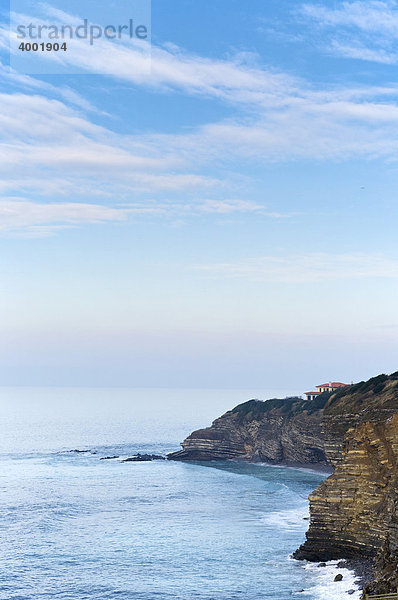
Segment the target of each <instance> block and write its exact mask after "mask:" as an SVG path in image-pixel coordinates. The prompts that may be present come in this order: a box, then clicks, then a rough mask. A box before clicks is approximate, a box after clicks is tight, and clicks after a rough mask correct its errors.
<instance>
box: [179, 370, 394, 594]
mask: <svg viewBox="0 0 398 600" xmlns="http://www.w3.org/2000/svg"><path fill="white" fill-rule="evenodd" d="M182 448H183V449H182V450H181V451H180V452H177V453H174V454H172V455H169V457H168V458H169V459H172V460H215V459H228V458H233V459H239V460H251V461H264V462H270V463H277V464H306V465H314V464H323V465H329V466H330V467H332V468H333V469H334V472H333V474H332V475H330V477H328V478H327V479H325V480H324V481H323V482H322V483H321V485H320V486H318V488H317V489H316V490H315V491H314V492H313V493H312V494H311V495H310V497H309V499H310V514H311V520H310V527H309V530H308V532H307V539H306V542H305V543H304V544H303V545H302V546H301V547H300V548H299V549H298V550H297V551H296V552H295V554H294V556H295V558H298V559H307V560H312V561H317V562H319V561H326V560H331V559H339V558H345V559H351V560H352V561H353V562H355V561H358V560H361V561H364V562H366V565H368V564H369V562H371V564H372V568H371V569H369V567H368V566H367V569H366V570H367V572H370V573H372V571H373V567H374V571H373V573H372V578H373V579H372V582H371V583H370V584H369V585H368V586H367V590H368V591H369V592H372V593H385V592H391V591H396V589H397V585H398V372H397V373H394V374H393V375H391V376H389V377H388V376H386V375H380V376H378V377H374V378H372V379H370V380H369V381H367V382H361V383H359V384H356V385H353V386H349V387H346V388H343V389H341V390H340V391H338V392H336V393H325V394H321V395H320V396H319V397H318V398H317V399H316V400H315V401H312V402H308V401H304V400H301V399H300V398H289V399H285V400H269V401H266V402H259V401H257V400H251V401H249V402H246V403H245V404H241V405H240V406H237V407H236V408H234V409H233V410H231V411H229V412H227V413H226V414H225V415H223V416H222V417H220V418H219V419H216V421H214V423H213V424H212V426H211V427H209V428H207V429H201V430H199V431H195V432H193V433H192V434H191V435H190V436H189V437H188V438H187V439H186V440H185V441H184V442H183V443H182ZM365 579H369V577H366V578H365Z"/></svg>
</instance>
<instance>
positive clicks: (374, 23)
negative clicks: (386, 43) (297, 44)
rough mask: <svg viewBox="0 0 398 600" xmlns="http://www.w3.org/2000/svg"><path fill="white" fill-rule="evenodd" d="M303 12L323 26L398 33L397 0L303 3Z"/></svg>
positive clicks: (391, 33)
mask: <svg viewBox="0 0 398 600" xmlns="http://www.w3.org/2000/svg"><path fill="white" fill-rule="evenodd" d="M300 11H301V12H302V14H304V15H306V16H308V17H311V18H313V19H314V20H316V21H317V22H318V23H319V24H320V25H323V26H330V27H336V26H344V27H355V28H357V29H360V30H362V31H366V32H372V33H381V32H382V33H386V34H390V35H396V34H397V33H398V4H397V2H395V0H387V1H379V0H357V1H354V2H340V3H339V4H336V5H335V6H334V7H333V8H331V7H330V5H328V6H326V5H322V4H310V3H308V4H303V5H302V7H301V9H300Z"/></svg>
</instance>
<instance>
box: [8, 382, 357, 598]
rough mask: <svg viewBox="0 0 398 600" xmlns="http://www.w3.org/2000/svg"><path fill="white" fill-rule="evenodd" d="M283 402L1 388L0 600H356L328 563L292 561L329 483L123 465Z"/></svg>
mask: <svg viewBox="0 0 398 600" xmlns="http://www.w3.org/2000/svg"><path fill="white" fill-rule="evenodd" d="M288 393H289V391H288V390H283V391H281V390H279V391H275V390H269V391H264V390H260V391H258V390H161V389H156V390H155V389H154V390H148V389H145V390H139V389H87V388H85V389H79V388H62V389H58V388H0V403H1V430H0V518H1V532H2V533H1V535H2V540H1V551H0V599H1V600H107V599H109V600H110V599H112V600H116V599H117V600H172V599H173V600H191V599H192V600H194V599H195V600H235V599H242V600H261V599H262V598H264V599H265V598H267V599H275V600H291V599H292V598H305V599H308V600H329V599H330V600H332V599H333V600H340V599H343V598H347V599H348V598H352V599H355V600H356V599H358V598H359V597H360V593H359V591H358V588H357V586H356V585H355V583H354V580H355V577H354V575H353V574H352V573H351V572H350V571H348V570H347V569H340V568H338V567H337V565H336V562H332V563H328V565H327V566H326V567H319V566H318V565H316V564H310V563H305V562H299V561H295V560H292V559H291V558H290V554H291V553H292V552H293V551H294V550H295V549H296V548H297V547H298V546H299V545H300V543H301V542H302V541H303V540H304V538H305V531H306V529H307V527H308V520H307V519H308V500H307V496H308V494H309V493H310V492H311V491H312V490H313V489H314V488H315V487H316V486H317V485H318V484H319V483H320V482H321V481H322V479H323V478H324V477H325V475H323V474H321V473H318V472H315V471H312V470H310V469H293V468H285V467H275V466H269V465H264V464H255V465H254V464H242V463H238V462H233V461H228V462H210V463H193V464H191V463H189V464H188V463H178V462H171V461H152V462H122V461H123V459H125V458H128V457H130V456H132V455H134V454H136V453H137V452H141V453H154V454H162V455H165V454H166V453H168V452H171V451H175V450H177V449H178V448H179V442H181V441H182V440H183V439H184V437H186V436H187V435H188V434H189V433H190V432H191V431H192V430H194V429H197V428H198V427H204V426H208V425H209V424H210V423H211V421H212V420H213V419H214V418H216V417H217V416H219V415H221V414H222V413H223V412H225V411H226V410H228V409H230V408H233V407H234V406H235V405H236V404H238V403H240V402H244V401H246V400H248V399H250V398H253V397H258V398H266V397H273V396H275V395H279V396H282V397H283V396H284V395H286V394H288ZM75 450H84V451H86V452H75ZM106 456H118V458H114V459H111V460H100V459H101V458H102V457H106ZM337 573H342V574H343V580H342V581H341V582H334V581H333V580H334V577H335V575H336V574H337ZM353 590H354V592H353V593H352V591H353ZM348 592H350V594H349V593H348Z"/></svg>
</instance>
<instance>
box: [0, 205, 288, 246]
mask: <svg viewBox="0 0 398 600" xmlns="http://www.w3.org/2000/svg"><path fill="white" fill-rule="evenodd" d="M253 212H255V213H258V214H262V215H263V216H264V217H268V218H276V219H279V218H289V217H291V216H293V215H294V214H295V213H290V214H289V213H286V214H284V213H274V212H272V211H269V210H267V208H266V207H265V206H263V205H260V204H256V203H254V202H250V201H243V200H234V199H231V200H225V201H219V200H212V199H204V200H201V199H199V200H196V201H191V202H175V201H159V200H153V199H152V200H148V201H146V202H135V203H124V204H117V205H115V206H113V207H110V206H106V205H104V204H98V203H96V204H95V203H91V204H89V203H82V202H33V201H30V200H26V198H23V197H3V198H2V199H0V235H1V234H3V235H4V234H6V235H13V234H16V235H18V236H21V235H22V236H29V237H41V236H47V235H51V234H53V233H55V232H56V231H58V230H60V229H69V228H71V227H79V226H82V225H86V224H101V223H106V222H112V221H114V222H118V221H119V222H120V221H127V220H132V219H133V220H136V219H138V218H148V217H149V218H152V219H158V218H161V219H164V218H167V219H169V220H170V221H171V222H173V221H175V220H176V219H177V220H180V219H184V220H186V219H189V218H195V217H197V216H199V215H204V216H206V215H209V214H218V215H221V216H226V215H230V214H236V213H242V214H244V213H249V214H250V213H253Z"/></svg>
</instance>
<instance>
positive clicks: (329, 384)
mask: <svg viewBox="0 0 398 600" xmlns="http://www.w3.org/2000/svg"><path fill="white" fill-rule="evenodd" d="M346 385H347V384H346V383H340V382H339V381H330V382H329V383H322V384H321V385H317V386H316V387H317V388H320V387H330V386H332V387H346Z"/></svg>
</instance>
